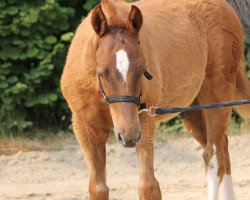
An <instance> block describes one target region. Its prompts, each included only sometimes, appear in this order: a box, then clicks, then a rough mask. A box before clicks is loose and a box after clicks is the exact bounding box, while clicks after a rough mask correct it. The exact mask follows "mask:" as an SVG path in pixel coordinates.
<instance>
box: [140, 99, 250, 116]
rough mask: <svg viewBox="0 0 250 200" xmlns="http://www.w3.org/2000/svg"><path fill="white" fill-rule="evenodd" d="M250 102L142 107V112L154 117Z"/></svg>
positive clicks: (249, 102)
mask: <svg viewBox="0 0 250 200" xmlns="http://www.w3.org/2000/svg"><path fill="white" fill-rule="evenodd" d="M245 104H250V100H241V101H234V102H221V103H213V104H205V105H199V106H189V107H176V108H158V107H155V106H152V107H150V108H145V109H141V110H140V111H139V113H141V112H147V113H148V115H149V116H151V117H154V116H157V115H165V114H171V113H183V112H187V111H198V110H207V109H213V108H224V107H230V106H240V105H245Z"/></svg>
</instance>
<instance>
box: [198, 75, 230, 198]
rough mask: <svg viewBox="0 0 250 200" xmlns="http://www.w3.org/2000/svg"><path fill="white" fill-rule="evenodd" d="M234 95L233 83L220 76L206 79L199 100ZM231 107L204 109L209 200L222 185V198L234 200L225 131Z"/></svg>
mask: <svg viewBox="0 0 250 200" xmlns="http://www.w3.org/2000/svg"><path fill="white" fill-rule="evenodd" d="M233 94H234V83H233V82H230V81H229V80H225V79H224V78H223V75H218V76H216V75H215V76H212V77H209V78H206V79H205V81H204V83H203V86H202V89H201V92H200V95H199V97H200V100H201V103H205V104H206V103H212V102H223V101H231V100H232V99H233ZM230 114H231V108H220V109H211V110H205V111H204V116H205V120H206V127H207V146H206V148H205V150H204V154H203V158H204V161H205V166H206V172H207V181H208V191H209V193H208V199H209V200H217V199H218V192H219V187H220V188H222V189H223V190H222V192H223V197H222V198H223V200H233V199H234V192H233V185H232V180H231V176H230V174H231V170H230V161H229V153H228V144H227V136H226V130H227V125H228V120H229V117H230Z"/></svg>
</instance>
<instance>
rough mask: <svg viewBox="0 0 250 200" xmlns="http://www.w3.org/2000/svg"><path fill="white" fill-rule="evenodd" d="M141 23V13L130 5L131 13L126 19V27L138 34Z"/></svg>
mask: <svg viewBox="0 0 250 200" xmlns="http://www.w3.org/2000/svg"><path fill="white" fill-rule="evenodd" d="M142 23H143V18H142V13H141V11H140V9H139V8H137V7H136V6H134V5H132V7H131V11H130V14H129V17H128V26H129V29H130V30H131V31H133V32H134V33H136V34H137V33H138V32H139V31H140V29H141V26H142Z"/></svg>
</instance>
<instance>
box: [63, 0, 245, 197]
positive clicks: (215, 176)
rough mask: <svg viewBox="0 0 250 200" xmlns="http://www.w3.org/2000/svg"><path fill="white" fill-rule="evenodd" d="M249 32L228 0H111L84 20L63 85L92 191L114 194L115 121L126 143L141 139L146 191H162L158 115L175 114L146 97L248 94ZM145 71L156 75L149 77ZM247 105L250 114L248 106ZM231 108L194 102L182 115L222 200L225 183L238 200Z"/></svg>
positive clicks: (212, 191) (177, 101)
mask: <svg viewBox="0 0 250 200" xmlns="http://www.w3.org/2000/svg"><path fill="white" fill-rule="evenodd" d="M131 5H132V6H131ZM139 8H140V9H139ZM142 14H143V15H142ZM242 38H243V31H242V27H241V24H240V21H239V19H238V17H237V16H236V14H235V12H234V11H233V10H232V8H231V7H230V6H229V5H228V4H227V3H226V1H224V0H180V1H167V0H154V1H149V0H142V1H139V2H136V3H134V4H128V3H125V2H122V1H120V0H103V1H102V2H101V4H100V5H98V6H97V7H96V8H95V9H94V10H93V11H92V12H91V13H90V14H89V15H88V17H86V18H85V19H84V20H83V22H82V23H81V25H80V26H79V27H78V29H77V32H76V35H75V37H74V39H73V41H72V44H71V46H70V49H69V53H68V57H67V62H66V65H65V68H64V72H63V75H62V80H61V88H62V92H63V95H64V97H65V99H66V100H67V102H68V105H69V107H70V109H71V111H72V113H73V119H72V120H73V129H74V132H75V134H76V136H77V138H78V141H79V143H80V144H81V146H82V148H83V152H84V155H85V158H86V160H87V164H88V169H89V194H90V199H91V200H107V199H108V198H109V189H108V187H107V185H106V176H105V167H106V141H107V139H108V137H109V133H110V131H111V130H112V128H114V132H115V135H116V138H117V140H118V141H119V143H121V144H122V145H123V146H124V147H136V151H137V155H138V159H139V166H140V181H139V189H138V191H139V197H140V199H141V200H159V199H161V198H162V197H161V191H160V187H159V184H158V181H157V180H156V179H155V176H154V168H153V158H154V130H155V122H156V121H157V120H167V119H170V118H172V117H174V116H175V115H174V114H171V115H166V116H164V117H162V116H157V117H154V118H153V117H149V116H148V115H147V114H145V113H141V114H139V113H138V105H139V104H140V103H141V102H145V103H147V105H148V106H149V107H150V106H159V107H177V106H182V107H184V106H189V105H200V104H206V103H217V102H223V101H232V100H238V99H240V98H242V99H245V98H247V97H250V89H249V88H250V87H249V86H250V84H249V83H248V80H247V78H246V75H245V72H244V70H245V68H244V65H243V41H242ZM147 70H148V71H149V72H150V73H151V74H152V75H153V77H154V78H153V80H151V81H149V80H147V79H146V78H145V77H144V76H143V74H145V72H147ZM147 75H149V74H148V73H147ZM104 99H105V100H106V102H105V101H104ZM107 102H108V105H107ZM240 109H241V110H240V111H242V112H243V114H246V115H248V116H249V110H250V109H249V107H247V106H242V107H241V108H240ZM230 113H231V108H221V109H212V110H206V111H196V112H189V113H188V115H187V116H186V118H184V119H183V122H184V124H185V126H186V127H187V128H188V129H189V130H190V132H191V134H192V135H193V137H194V138H195V139H196V140H197V141H198V142H199V143H200V144H201V145H202V147H203V148H204V154H203V158H204V161H205V166H206V172H207V179H208V190H209V193H208V199H209V200H216V199H218V193H219V190H220V194H221V196H222V197H221V198H222V199H224V200H233V199H234V193H233V185H232V180H231V176H230V174H231V169H230V160H229V154H228V139H227V136H226V128H227V124H228V119H229V116H230Z"/></svg>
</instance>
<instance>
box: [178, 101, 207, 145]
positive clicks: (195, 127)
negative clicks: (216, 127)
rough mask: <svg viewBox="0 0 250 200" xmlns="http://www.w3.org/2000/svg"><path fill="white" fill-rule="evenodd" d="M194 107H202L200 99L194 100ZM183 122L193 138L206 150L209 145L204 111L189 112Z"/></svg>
mask: <svg viewBox="0 0 250 200" xmlns="http://www.w3.org/2000/svg"><path fill="white" fill-rule="evenodd" d="M192 105H200V102H199V100H198V98H196V99H195V100H194V102H193V103H192ZM181 120H182V122H183V123H184V125H185V127H186V128H187V129H188V131H189V132H190V133H191V134H192V136H193V137H194V138H195V139H196V140H197V141H198V142H199V143H200V144H201V146H202V147H203V148H204V149H205V148H206V145H207V133H206V122H205V118H204V113H203V111H189V112H188V113H187V116H184V117H183V118H182V119H181Z"/></svg>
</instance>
